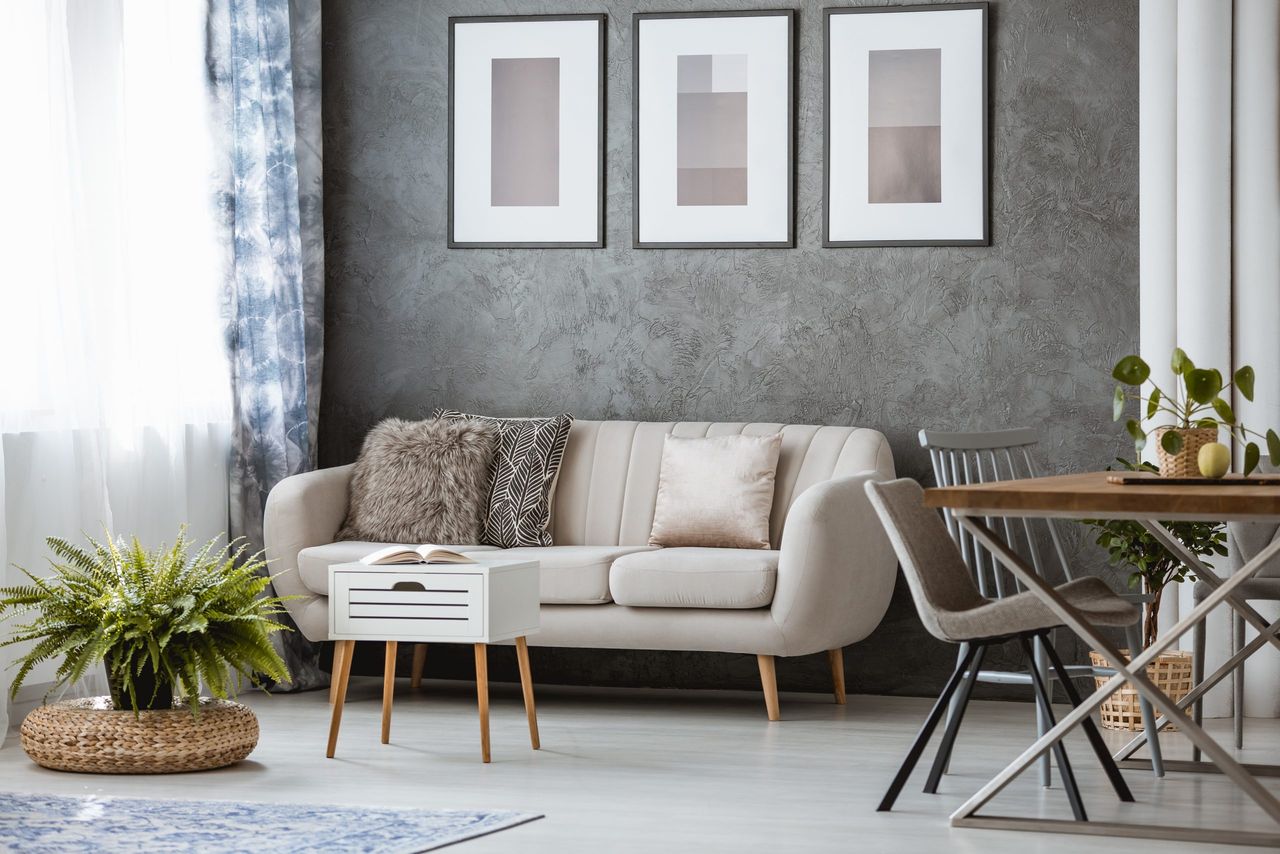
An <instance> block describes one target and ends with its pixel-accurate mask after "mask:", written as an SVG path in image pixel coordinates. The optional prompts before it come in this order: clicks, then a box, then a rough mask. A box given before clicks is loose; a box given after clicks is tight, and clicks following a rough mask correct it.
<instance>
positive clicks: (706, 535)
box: [649, 433, 782, 549]
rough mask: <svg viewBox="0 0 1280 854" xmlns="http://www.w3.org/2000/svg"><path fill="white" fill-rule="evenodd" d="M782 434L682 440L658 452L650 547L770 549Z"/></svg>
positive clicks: (669, 442)
mask: <svg viewBox="0 0 1280 854" xmlns="http://www.w3.org/2000/svg"><path fill="white" fill-rule="evenodd" d="M781 449H782V434H781V433H775V434H773V435H772V436H712V437H708V438H705V439H686V438H681V437H678V436H671V435H668V436H667V438H666V441H665V442H664V443H663V446H662V468H661V470H660V472H659V474H658V503H657V507H655V508H654V512H653V527H652V528H650V529H649V545H651V546H710V547H713V548H726V549H767V548H769V511H770V510H772V509H773V481H774V475H775V474H776V473H777V470H778V453H779V451H781Z"/></svg>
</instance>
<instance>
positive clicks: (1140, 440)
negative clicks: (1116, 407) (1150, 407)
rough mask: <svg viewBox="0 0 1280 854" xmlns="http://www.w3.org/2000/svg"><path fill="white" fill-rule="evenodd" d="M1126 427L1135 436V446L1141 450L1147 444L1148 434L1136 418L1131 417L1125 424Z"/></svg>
mask: <svg viewBox="0 0 1280 854" xmlns="http://www.w3.org/2000/svg"><path fill="white" fill-rule="evenodd" d="M1124 429H1126V430H1128V431H1129V435H1130V436H1132V437H1133V447H1134V448H1135V449H1137V450H1138V451H1141V450H1142V449H1143V448H1145V447H1146V446H1147V434H1146V433H1144V432H1143V430H1142V425H1141V424H1139V423H1138V422H1137V420H1136V419H1133V418H1130V419H1129V420H1128V421H1126V422H1125V424H1124Z"/></svg>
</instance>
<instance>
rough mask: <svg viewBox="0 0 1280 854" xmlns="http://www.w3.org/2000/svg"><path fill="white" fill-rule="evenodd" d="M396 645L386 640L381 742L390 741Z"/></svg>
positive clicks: (383, 668) (394, 688)
mask: <svg viewBox="0 0 1280 854" xmlns="http://www.w3.org/2000/svg"><path fill="white" fill-rule="evenodd" d="M396 646H397V643H396V642H395V641H387V660H386V663H385V664H384V665H383V666H382V743H383V744H387V743H388V742H390V741H391V695H392V694H394V693H395V690H396Z"/></svg>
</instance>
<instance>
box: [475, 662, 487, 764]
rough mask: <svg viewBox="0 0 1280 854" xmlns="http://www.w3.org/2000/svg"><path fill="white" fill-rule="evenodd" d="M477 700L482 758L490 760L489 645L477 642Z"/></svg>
mask: <svg viewBox="0 0 1280 854" xmlns="http://www.w3.org/2000/svg"><path fill="white" fill-rule="evenodd" d="M476 702H477V703H478V704H479V707H480V758H481V759H482V760H483V761H485V762H488V761H489V647H488V646H487V645H485V644H482V643H478V644H476Z"/></svg>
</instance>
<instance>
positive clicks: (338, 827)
mask: <svg viewBox="0 0 1280 854" xmlns="http://www.w3.org/2000/svg"><path fill="white" fill-rule="evenodd" d="M536 818H541V816H540V815H537V814H535V813H522V812H510V811H505V810H492V811H478V810H402V809H377V808H374V809H367V808H363V807H351V806H339V805H330V804H260V803H238V802H235V801H162V800H150V799H144V798H108V797H95V796H89V797H66V796H62V795H30V794H20V793H17V792H0V851H15V852H23V854H27V852H35V854H55V852H56V854H63V852H67V851H93V852H96V854H116V852H121V854H124V852H147V851H165V852H215V851H216V852H220V854H221V853H222V852H226V854H230V852H241V851H243V852H253V854H284V852H290V853H292V852H315V853H316V854H320V852H344V854H345V852H363V854H417V852H419V851H431V850H433V849H436V848H441V847H443V846H445V845H452V844H453V843H455V842H462V841H463V840H465V839H474V838H475V837H477V836H484V835H485V834H486V833H493V832H495V831H498V830H506V829H507V828H509V827H515V826H516V825H518V824H524V823H525V822H527V821H533V820H534V819H536Z"/></svg>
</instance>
